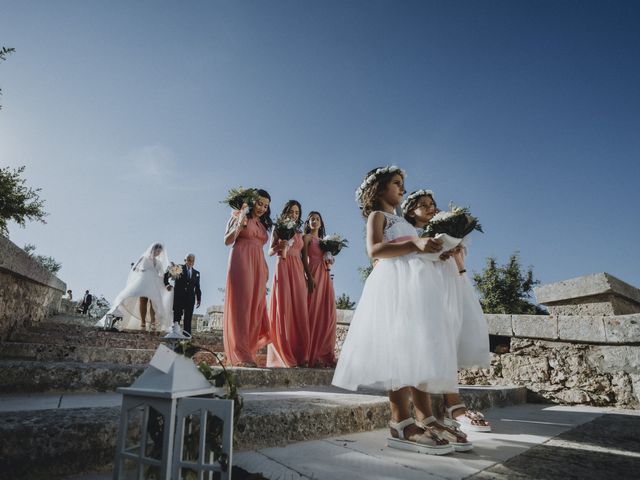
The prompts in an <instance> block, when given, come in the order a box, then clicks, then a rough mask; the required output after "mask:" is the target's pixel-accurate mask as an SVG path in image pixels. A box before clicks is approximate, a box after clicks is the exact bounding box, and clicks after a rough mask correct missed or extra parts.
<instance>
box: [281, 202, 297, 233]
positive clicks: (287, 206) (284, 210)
mask: <svg viewBox="0 0 640 480" xmlns="http://www.w3.org/2000/svg"><path fill="white" fill-rule="evenodd" d="M294 205H297V206H298V210H300V216H299V217H298V221H297V222H296V230H298V231H299V230H300V227H302V205H300V202H299V201H297V200H289V201H288V202H287V203H285V204H284V207H282V212H280V216H281V217H284V216H285V215H287V214H288V213H289V210H291V207H293V206H294Z"/></svg>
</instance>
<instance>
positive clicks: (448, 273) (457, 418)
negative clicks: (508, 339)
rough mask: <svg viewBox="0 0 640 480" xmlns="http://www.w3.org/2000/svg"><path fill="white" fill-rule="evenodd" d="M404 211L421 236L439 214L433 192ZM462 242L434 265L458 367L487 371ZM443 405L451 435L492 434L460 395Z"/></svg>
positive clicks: (484, 333) (410, 200) (483, 331)
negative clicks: (441, 283) (438, 272)
mask: <svg viewBox="0 0 640 480" xmlns="http://www.w3.org/2000/svg"><path fill="white" fill-rule="evenodd" d="M402 211H403V213H404V217H405V219H406V220H407V221H408V222H409V223H411V224H412V225H413V226H414V227H415V228H416V230H417V231H418V234H421V233H422V232H423V231H424V228H425V227H426V226H427V225H428V224H429V222H430V221H431V219H432V218H433V217H434V216H435V215H436V213H438V210H437V207H436V202H435V200H434V198H433V192H432V191H431V190H418V191H416V192H412V193H411V194H410V195H409V196H408V197H407V200H406V201H405V202H404V203H403V204H402ZM474 220H475V219H474ZM475 229H479V228H478V227H476V228H475ZM467 230H468V229H467ZM463 243H464V239H463V241H462V242H460V244H459V245H458V246H456V247H454V248H453V249H451V250H449V251H447V252H443V253H442V254H441V255H440V259H439V260H438V261H435V262H433V263H434V264H435V267H436V268H437V269H438V270H440V272H441V274H442V278H443V281H444V288H445V299H446V301H447V304H448V310H449V315H450V318H451V323H452V325H453V328H454V334H455V338H456V354H457V363H458V368H470V367H483V368H488V367H489V331H488V328H487V322H486V320H485V318H484V314H483V312H482V307H481V306H480V302H479V301H478V298H477V297H476V295H475V292H474V289H473V286H472V285H471V282H470V281H469V278H468V277H467V275H466V274H465V273H466V269H465V268H464V256H465V251H466V248H465V247H464V246H463ZM427 261H428V260H427ZM430 263H431V262H430ZM444 402H445V407H446V416H445V422H444V427H445V428H446V429H447V430H448V431H449V432H450V433H454V434H455V435H458V436H460V435H461V434H462V431H461V430H460V429H462V430H465V431H478V432H490V431H491V426H490V425H489V423H488V422H487V421H486V420H484V416H483V415H482V414H481V413H479V412H475V411H471V410H467V408H466V406H465V405H464V404H463V403H462V401H461V400H460V395H459V394H458V393H450V394H446V395H444Z"/></svg>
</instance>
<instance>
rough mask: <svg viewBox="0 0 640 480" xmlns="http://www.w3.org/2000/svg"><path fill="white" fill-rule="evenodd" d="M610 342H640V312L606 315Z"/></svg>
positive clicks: (605, 326)
mask: <svg viewBox="0 0 640 480" xmlns="http://www.w3.org/2000/svg"><path fill="white" fill-rule="evenodd" d="M604 329H605V333H606V336H607V342H608V343H638V342H640V314H635V315H617V316H614V317H604Z"/></svg>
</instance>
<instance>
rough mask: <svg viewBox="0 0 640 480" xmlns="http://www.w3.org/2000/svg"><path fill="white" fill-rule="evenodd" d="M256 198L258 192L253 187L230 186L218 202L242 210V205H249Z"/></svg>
mask: <svg viewBox="0 0 640 480" xmlns="http://www.w3.org/2000/svg"><path fill="white" fill-rule="evenodd" d="M257 199H258V192H257V191H256V189H255V188H242V187H238V188H232V189H231V190H229V193H227V197H226V198H225V199H224V200H222V201H221V202H220V203H226V204H227V205H229V206H230V207H231V208H232V209H234V210H242V208H243V206H244V207H247V206H251V205H253V204H254V203H255V201H256V200H257Z"/></svg>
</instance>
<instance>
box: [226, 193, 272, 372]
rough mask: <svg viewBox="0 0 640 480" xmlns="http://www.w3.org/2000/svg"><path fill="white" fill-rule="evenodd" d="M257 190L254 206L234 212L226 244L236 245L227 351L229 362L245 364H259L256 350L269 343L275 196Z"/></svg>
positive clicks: (229, 277)
mask: <svg viewBox="0 0 640 480" xmlns="http://www.w3.org/2000/svg"><path fill="white" fill-rule="evenodd" d="M257 192H258V199H257V200H256V201H255V204H254V205H251V206H250V208H249V209H246V208H243V209H241V210H239V211H235V212H233V214H232V216H231V219H230V220H229V223H228V224H227V229H226V232H225V235H224V243H225V245H232V248H231V253H230V255H229V270H228V273H227V286H226V289H225V293H224V351H225V354H226V357H227V363H228V364H230V365H237V366H241V367H255V366H256V352H257V351H258V350H259V349H260V348H262V347H264V346H265V345H266V344H267V343H269V317H268V315H267V280H268V279H269V269H268V267H267V262H266V261H265V258H264V251H263V248H264V244H265V243H267V241H268V240H269V233H268V232H269V230H271V227H272V226H273V222H272V220H271V208H270V206H269V204H270V202H271V197H270V196H269V194H268V193H267V192H266V191H265V190H257ZM247 210H248V213H247Z"/></svg>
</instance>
